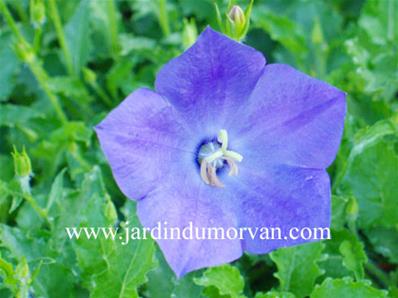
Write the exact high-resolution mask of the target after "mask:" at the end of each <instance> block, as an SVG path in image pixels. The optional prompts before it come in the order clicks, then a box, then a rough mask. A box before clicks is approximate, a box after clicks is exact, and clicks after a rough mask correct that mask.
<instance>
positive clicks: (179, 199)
mask: <svg viewBox="0 0 398 298" xmlns="http://www.w3.org/2000/svg"><path fill="white" fill-rule="evenodd" d="M230 199H231V196H230V194H229V192H228V191H224V189H215V188H211V187H209V186H207V185H205V184H204V183H203V181H201V180H200V179H199V178H198V177H197V175H193V176H187V175H186V174H185V172H184V171H181V172H180V173H176V172H174V173H172V174H171V175H170V176H168V177H165V179H164V180H163V181H162V186H161V187H159V188H157V189H156V191H152V192H150V193H149V194H148V195H147V197H146V198H145V199H144V200H140V201H139V202H138V206H137V208H138V209H137V210H138V216H139V218H140V219H141V223H142V224H143V225H144V226H145V227H149V228H153V227H155V226H156V225H157V224H158V222H159V221H160V222H161V225H162V227H169V228H171V227H174V228H175V227H178V228H180V231H183V229H184V227H187V226H188V225H189V223H190V222H192V226H193V231H194V229H196V228H198V229H202V228H209V227H210V228H223V229H224V230H225V231H226V230H227V229H228V228H231V227H232V228H234V227H237V224H238V222H237V219H236V215H235V214H234V213H233V212H232V208H231V206H230V203H231V201H230ZM165 222H166V224H165ZM194 233H195V232H194ZM199 233H201V231H199ZM163 235H164V234H163ZM186 235H188V237H189V234H186ZM200 235H201V234H199V237H201V236H200ZM169 237H171V236H170V235H169ZM195 237H196V236H195V235H194V236H193V238H195ZM174 238H176V234H175V236H174ZM181 238H182V235H181ZM157 242H158V244H159V246H160V248H161V249H162V251H163V253H164V255H165V258H166V260H167V262H168V263H169V265H170V266H171V268H172V269H173V271H174V272H175V273H176V275H177V276H178V277H179V276H182V275H184V274H185V273H187V272H190V271H193V270H195V269H199V268H203V267H207V266H216V265H220V264H224V263H228V262H231V261H234V260H236V259H237V258H239V257H240V256H241V255H242V247H241V242H240V240H239V239H234V240H229V239H218V240H214V239H213V240H211V239H204V240H200V239H192V240H189V239H188V240H187V239H181V240H167V239H160V240H157Z"/></svg>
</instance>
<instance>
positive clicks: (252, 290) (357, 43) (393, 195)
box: [0, 0, 398, 298]
mask: <svg viewBox="0 0 398 298" xmlns="http://www.w3.org/2000/svg"><path fill="white" fill-rule="evenodd" d="M216 3H217V7H218V9H219V14H217V11H216V9H215V6H214V2H213V1H212V0H201V1H194V0H184V1H177V0H158V1H144V0H107V1H90V0H73V1H72V0H71V1H56V0H48V1H43V0H30V1H28V0H25V1H10V0H0V45H1V46H0V66H1V67H0V297H21V298H22V297H24V298H25V297H51V298H54V297H55V298H57V297H62V298H64V297H73V298H74V297H110V298H112V297H144V298H152V297H154V298H165V297H176V298H197V297H200V298H203V297H255V298H294V297H313V298H322V297H333V298H334V297H341V298H345V297H347V298H348V297H349V298H351V297H358V298H359V297H361V298H362V297H364V298H366V297H388V295H389V296H390V297H398V294H397V293H398V289H397V284H398V269H397V266H398V257H397V256H398V246H397V243H398V212H397V210H398V200H397V198H398V183H397V181H398V170H397V169H398V138H397V137H398V112H397V109H398V105H397V92H398V55H397V40H398V3H397V1H395V0H377V1H376V0H350V1H342V0H332V1H302V0H294V1H280V0H266V1H265V0H264V1H263V0H256V1H254V4H253V6H251V4H252V2H251V1H249V0H247V1H227V0H217V1H216ZM233 5H239V6H240V7H242V9H245V8H246V12H245V16H244V18H243V17H242V15H241V14H240V12H239V11H238V10H235V12H234V14H233V15H232V17H233V18H234V20H233V21H234V22H235V23H231V20H229V19H228V18H231V15H230V16H228V12H229V10H230V9H231V7H232V6H233ZM250 14H251V17H250V26H249V27H248V28H246V26H247V25H248V24H249V22H248V21H249V16H250ZM220 16H221V17H222V18H223V21H224V23H223V24H221V25H222V27H224V28H220V27H218V23H220ZM225 22H227V27H228V29H227V28H226V26H225V25H226V23H225ZM228 22H229V23H228ZM209 24H210V25H211V26H212V27H213V28H215V29H218V30H220V31H221V30H223V29H224V30H225V31H229V33H230V34H231V35H235V36H234V37H235V38H238V39H241V38H242V37H243V36H246V37H245V38H244V39H243V42H245V43H247V44H249V45H250V46H253V47H255V48H256V49H258V50H260V51H262V52H263V53H264V55H265V56H266V58H267V61H268V63H273V62H279V63H288V64H291V65H293V66H295V67H296V68H298V69H300V70H301V71H304V72H306V73H308V74H310V75H312V76H314V77H317V78H320V79H323V80H326V81H327V82H329V83H331V84H333V85H336V86H337V87H339V88H340V89H342V90H344V91H345V92H347V94H348V96H347V101H348V112H347V117H346V124H345V132H344V137H343V141H342V145H341V147H340V151H339V153H338V155H337V158H336V160H335V162H334V163H333V165H332V166H331V167H330V168H329V169H328V171H329V174H330V177H331V182H332V214H331V227H332V231H331V232H332V239H331V240H325V241H322V242H318V243H309V244H303V245H299V246H297V247H291V248H282V249H279V250H276V251H274V252H272V253H270V254H267V255H265V256H257V257H256V258H254V257H253V256H245V257H243V258H241V259H240V260H237V261H236V262H235V263H234V264H233V265H223V266H220V267H215V268H209V269H204V270H200V271H197V272H193V273H190V274H188V275H186V276H184V277H183V278H180V279H177V278H176V277H175V275H174V273H173V272H172V271H171V269H170V268H169V266H168V264H167V262H166V261H165V260H164V257H163V256H162V253H161V251H160V250H159V248H158V247H157V246H156V245H155V243H154V242H153V241H152V240H145V241H129V242H128V244H127V245H123V244H122V242H121V241H118V240H119V236H122V237H123V236H124V233H123V231H124V230H123V226H124V222H125V221H129V222H130V225H132V224H133V223H134V225H139V221H138V218H137V217H136V210H135V203H134V202H130V201H126V198H125V197H124V196H123V195H122V194H121V193H120V191H119V190H118V187H117V186H116V184H115V182H114V180H113V178H112V175H111V173H110V170H109V166H108V165H107V163H106V162H105V159H104V156H103V155H102V153H101V150H100V149H99V145H98V141H97V140H96V138H95V136H94V133H93V129H92V128H93V126H94V125H95V124H97V123H98V122H99V121H100V120H101V119H102V118H103V117H104V115H105V114H106V113H108V112H109V111H110V110H111V109H112V108H114V107H115V106H116V105H117V104H118V103H119V102H120V101H121V100H122V99H123V98H125V97H126V96H127V95H128V94H129V93H130V92H131V91H132V90H134V89H135V88H137V87H138V86H146V87H149V88H152V87H153V82H154V79H155V75H156V72H157V71H158V70H159V68H160V67H161V66H162V65H163V64H164V63H166V62H167V61H168V60H169V59H171V58H173V57H175V56H176V55H178V54H180V53H181V52H182V51H183V50H184V49H185V48H187V47H188V46H190V45H191V44H192V42H193V41H194V40H195V38H196V37H197V33H200V32H201V31H202V30H203V28H205V26H207V25H209ZM234 26H235V27H234ZM236 26H238V27H239V26H240V27H239V28H237V27H236ZM237 29H239V30H237ZM246 30H247V32H246ZM238 35H239V36H238ZM321 145H322V144H320V146H321ZM14 146H15V148H16V149H17V150H18V152H20V151H21V150H23V148H25V150H26V152H25V151H22V152H25V153H23V154H22V153H21V154H19V155H18V156H16V157H18V158H19V162H18V163H16V169H15V166H14V161H13V157H12V154H11V153H12V152H13V151H14V149H13V147H14ZM14 155H15V154H14ZM26 156H28V157H29V160H30V162H29V167H28V168H29V170H27V167H26V165H27V163H26ZM21 158H22V159H21ZM15 170H17V173H19V174H21V173H24V174H26V173H27V172H29V175H22V176H24V177H26V179H21V177H22V176H21V175H15ZM83 226H92V227H100V226H109V227H115V228H118V229H119V232H118V234H116V236H115V240H105V239H104V238H103V237H100V238H99V239H98V240H95V241H94V240H88V239H86V238H85V237H81V238H79V239H74V240H69V239H68V237H67V232H66V230H65V227H83ZM248 260H249V261H248ZM387 291H388V292H387ZM387 293H388V294H387Z"/></svg>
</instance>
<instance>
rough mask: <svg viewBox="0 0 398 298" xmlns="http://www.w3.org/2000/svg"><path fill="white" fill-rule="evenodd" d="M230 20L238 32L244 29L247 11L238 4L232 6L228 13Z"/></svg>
mask: <svg viewBox="0 0 398 298" xmlns="http://www.w3.org/2000/svg"><path fill="white" fill-rule="evenodd" d="M228 17H229V19H230V21H231V22H232V23H233V24H234V25H235V27H236V29H237V31H238V32H240V31H241V30H243V29H244V27H245V24H246V17H245V13H244V12H243V10H242V8H240V7H239V6H238V5H234V6H232V8H231V10H230V11H229V13H228Z"/></svg>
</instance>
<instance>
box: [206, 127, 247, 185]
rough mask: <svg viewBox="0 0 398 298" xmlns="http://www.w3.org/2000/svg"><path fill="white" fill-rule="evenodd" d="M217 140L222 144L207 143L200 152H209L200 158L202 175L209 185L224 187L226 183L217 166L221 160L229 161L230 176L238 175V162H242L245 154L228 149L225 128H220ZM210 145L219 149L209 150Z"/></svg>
mask: <svg viewBox="0 0 398 298" xmlns="http://www.w3.org/2000/svg"><path fill="white" fill-rule="evenodd" d="M217 141H218V143H220V145H218V146H214V143H212V144H211V145H213V146H209V144H210V143H209V144H205V145H203V146H202V149H201V151H200V152H199V155H206V154H208V155H207V156H204V157H202V159H201V160H200V176H201V178H202V180H203V181H204V183H206V184H208V185H211V186H215V187H223V186H224V185H223V184H222V183H221V181H220V179H219V178H218V177H217V168H218V167H220V164H222V163H220V161H222V162H224V161H225V162H226V163H227V165H228V167H229V173H228V175H229V176H236V175H238V166H237V164H236V163H237V162H241V161H242V159H243V156H242V155H240V154H239V153H237V152H235V151H231V150H228V133H227V131H226V130H225V129H221V130H220V132H219V134H218V137H217ZM209 147H212V148H215V147H217V148H218V149H217V150H214V151H213V152H208V149H209ZM205 153H206V154H205Z"/></svg>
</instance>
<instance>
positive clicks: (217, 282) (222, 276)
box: [194, 265, 245, 298]
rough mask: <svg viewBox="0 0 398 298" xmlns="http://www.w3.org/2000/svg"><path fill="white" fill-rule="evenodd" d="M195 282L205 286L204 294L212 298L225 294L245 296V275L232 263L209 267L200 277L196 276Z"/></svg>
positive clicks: (233, 297) (233, 296)
mask: <svg viewBox="0 0 398 298" xmlns="http://www.w3.org/2000/svg"><path fill="white" fill-rule="evenodd" d="M194 282H195V283H196V284H197V285H200V286H203V287H205V291H204V294H205V295H206V296H207V297H210V298H213V297H219V296H224V295H226V296H228V297H232V298H235V297H244V296H243V295H242V292H243V288H244V286H245V283H244V280H243V277H242V276H241V275H240V272H239V270H238V269H237V268H236V267H233V266H231V265H224V266H219V267H214V268H209V269H207V270H206V271H205V272H204V273H203V275H202V276H201V277H200V278H195V279H194ZM214 288H215V289H214Z"/></svg>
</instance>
